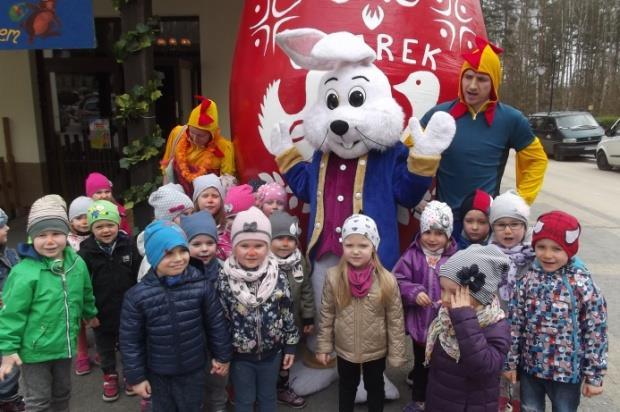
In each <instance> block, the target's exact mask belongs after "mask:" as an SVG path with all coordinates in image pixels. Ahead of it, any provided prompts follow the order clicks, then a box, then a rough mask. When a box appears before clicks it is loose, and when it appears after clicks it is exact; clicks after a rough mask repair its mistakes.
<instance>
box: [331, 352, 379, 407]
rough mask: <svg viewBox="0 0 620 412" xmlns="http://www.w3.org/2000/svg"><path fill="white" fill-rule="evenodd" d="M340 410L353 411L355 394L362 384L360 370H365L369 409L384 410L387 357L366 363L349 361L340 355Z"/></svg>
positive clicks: (365, 386)
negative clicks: (384, 379) (384, 373)
mask: <svg viewBox="0 0 620 412" xmlns="http://www.w3.org/2000/svg"><path fill="white" fill-rule="evenodd" d="M337 364H338V376H339V381H338V410H339V411H340V412H353V408H354V406H355V394H356V393H357V387H358V385H359V384H360V372H362V371H363V376H364V388H366V392H368V411H369V412H382V411H383V401H384V399H385V388H384V384H385V382H384V381H383V371H385V358H381V359H377V360H373V361H370V362H364V363H353V362H349V361H347V360H345V359H343V358H341V357H340V356H338V362H337Z"/></svg>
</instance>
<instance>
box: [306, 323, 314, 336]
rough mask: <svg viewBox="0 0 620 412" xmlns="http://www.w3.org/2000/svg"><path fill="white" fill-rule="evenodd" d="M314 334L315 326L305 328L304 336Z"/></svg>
mask: <svg viewBox="0 0 620 412" xmlns="http://www.w3.org/2000/svg"><path fill="white" fill-rule="evenodd" d="M313 333H314V325H306V326H304V335H312V334H313Z"/></svg>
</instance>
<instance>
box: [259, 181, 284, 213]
mask: <svg viewBox="0 0 620 412" xmlns="http://www.w3.org/2000/svg"><path fill="white" fill-rule="evenodd" d="M271 200H279V201H281V202H282V203H284V204H286V190H284V187H283V186H282V185H281V184H279V183H276V182H271V183H265V184H264V185H262V186H260V187H259V188H258V190H257V191H256V203H257V205H258V206H259V207H261V206H262V205H263V204H264V203H266V202H269V201H271Z"/></svg>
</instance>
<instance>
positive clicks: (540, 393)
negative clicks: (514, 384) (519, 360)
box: [520, 373, 581, 412]
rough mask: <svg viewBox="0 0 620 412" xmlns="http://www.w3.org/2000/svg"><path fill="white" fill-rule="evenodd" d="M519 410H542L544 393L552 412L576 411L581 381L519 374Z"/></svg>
mask: <svg viewBox="0 0 620 412" xmlns="http://www.w3.org/2000/svg"><path fill="white" fill-rule="evenodd" d="M520 383H521V410H522V411H523V412H544V411H545V394H546V395H547V396H549V399H550V400H551V407H552V410H553V412H576V411H577V407H578V406H579V400H580V397H581V393H580V391H581V383H564V382H556V381H552V380H549V379H540V378H537V377H535V376H532V375H529V374H527V373H522V374H521V381H520Z"/></svg>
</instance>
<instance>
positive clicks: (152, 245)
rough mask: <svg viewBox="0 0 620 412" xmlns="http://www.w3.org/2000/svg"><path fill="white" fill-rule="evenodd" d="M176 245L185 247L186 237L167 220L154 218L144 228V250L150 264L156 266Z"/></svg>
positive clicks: (177, 227) (176, 226)
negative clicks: (154, 219)
mask: <svg viewBox="0 0 620 412" xmlns="http://www.w3.org/2000/svg"><path fill="white" fill-rule="evenodd" d="M177 246H182V247H184V248H185V249H187V248H188V247H187V238H186V237H185V233H184V232H183V230H182V229H181V228H180V227H179V226H178V225H176V224H175V223H173V222H171V221H168V220H156V221H154V222H152V223H151V224H149V225H148V226H147V227H146V229H144V250H145V252H146V258H147V259H148V261H149V263H150V264H151V266H152V267H153V268H155V269H157V266H158V265H159V263H160V262H161V260H162V259H163V258H164V256H165V255H166V252H168V251H171V250H172V249H174V248H175V247H177Z"/></svg>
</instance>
